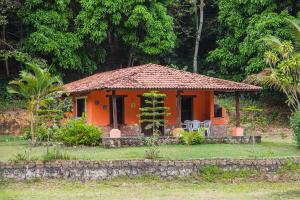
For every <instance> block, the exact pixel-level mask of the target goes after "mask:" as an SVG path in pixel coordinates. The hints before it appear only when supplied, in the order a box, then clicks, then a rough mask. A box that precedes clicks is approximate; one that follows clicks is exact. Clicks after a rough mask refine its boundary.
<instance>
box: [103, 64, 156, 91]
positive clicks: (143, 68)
mask: <svg viewBox="0 0 300 200" xmlns="http://www.w3.org/2000/svg"><path fill="white" fill-rule="evenodd" d="M151 65H152V64H151V63H149V64H144V65H138V66H134V67H126V68H123V69H128V68H131V70H132V72H130V73H128V74H126V75H124V76H122V77H113V78H112V79H110V80H108V81H106V83H105V85H112V84H114V83H116V82H119V81H121V80H124V79H126V78H130V76H132V75H133V74H136V73H138V72H141V71H143V70H145V68H148V67H149V66H151ZM133 68H135V69H133ZM104 87H107V86H104Z"/></svg>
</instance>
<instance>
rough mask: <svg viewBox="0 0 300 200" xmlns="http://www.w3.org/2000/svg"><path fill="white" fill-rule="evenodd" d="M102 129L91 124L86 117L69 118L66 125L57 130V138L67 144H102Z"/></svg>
mask: <svg viewBox="0 0 300 200" xmlns="http://www.w3.org/2000/svg"><path fill="white" fill-rule="evenodd" d="M102 135H103V131H102V129H100V128H98V127H96V126H94V125H89V124H87V123H86V121H85V118H84V117H82V118H80V119H68V120H67V122H66V125H65V126H63V127H61V128H60V129H58V130H57V136H56V137H57V139H58V140H59V141H62V142H64V143H65V144H67V145H91V146H96V145H100V144H101V141H102Z"/></svg>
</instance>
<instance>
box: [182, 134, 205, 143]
mask: <svg viewBox="0 0 300 200" xmlns="http://www.w3.org/2000/svg"><path fill="white" fill-rule="evenodd" d="M179 139H180V140H181V141H182V142H183V143H184V144H187V145H195V144H202V143H203V142H204V140H205V137H204V134H200V133H198V132H196V131H184V132H183V133H182V135H181V137H180V138H179Z"/></svg>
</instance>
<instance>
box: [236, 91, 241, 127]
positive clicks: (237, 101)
mask: <svg viewBox="0 0 300 200" xmlns="http://www.w3.org/2000/svg"><path fill="white" fill-rule="evenodd" d="M235 113H236V122H235V126H236V127H240V93H239V92H235Z"/></svg>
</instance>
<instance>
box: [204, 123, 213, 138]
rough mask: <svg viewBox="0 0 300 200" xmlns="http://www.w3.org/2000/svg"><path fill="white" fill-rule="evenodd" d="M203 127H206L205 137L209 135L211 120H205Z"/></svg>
mask: <svg viewBox="0 0 300 200" xmlns="http://www.w3.org/2000/svg"><path fill="white" fill-rule="evenodd" d="M203 127H204V128H206V132H207V137H209V136H210V133H211V121H210V120H205V121H204V122H203Z"/></svg>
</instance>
